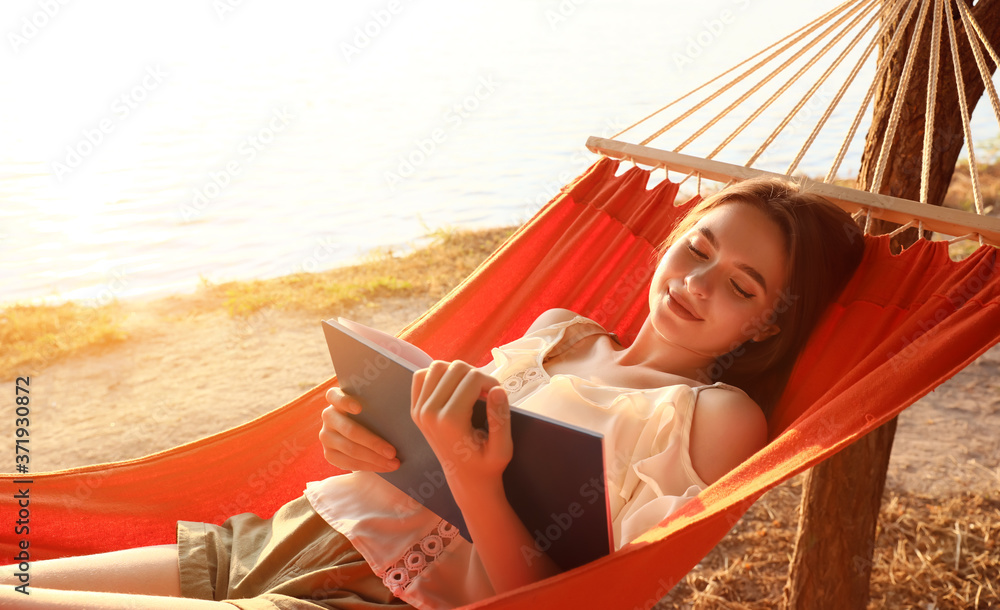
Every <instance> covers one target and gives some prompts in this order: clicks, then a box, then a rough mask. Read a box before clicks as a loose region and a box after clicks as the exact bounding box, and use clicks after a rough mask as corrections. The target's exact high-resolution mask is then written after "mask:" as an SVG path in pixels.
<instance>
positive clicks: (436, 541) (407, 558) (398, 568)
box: [382, 519, 458, 597]
mask: <svg viewBox="0 0 1000 610" xmlns="http://www.w3.org/2000/svg"><path fill="white" fill-rule="evenodd" d="M456 536H458V528H457V527H455V526H454V525H452V524H450V523H448V522H447V521H445V520H444V519H442V520H441V521H439V522H438V524H437V527H436V528H435V529H434V531H433V532H431V533H429V534H427V535H426V536H424V537H423V538H422V539H421V540H420V542H418V543H416V544H414V545H413V546H412V547H410V550H409V551H407V552H406V553H404V554H403V558H402V559H400V560H399V561H397V562H396V563H395V564H394V565H393V566H392V567H391V568H389V569H388V570H387V571H386V572H385V574H383V575H382V582H383V583H385V586H386V587H388V588H389V590H390V591H392V593H393V595H395V596H396V597H399V596H400V595H401V594H402V593H403V592H404V591H406V589H407V588H408V587H409V586H410V584H411V583H413V581H414V580H415V579H416V578H417V577H418V576H420V574H421V572H423V571H424V570H425V569H427V566H428V565H430V564H431V563H433V562H434V560H435V559H436V558H437V557H438V555H440V554H441V552H442V551H444V549H445V548H447V547H448V545H449V544H451V541H452V540H454V539H455V537H456Z"/></svg>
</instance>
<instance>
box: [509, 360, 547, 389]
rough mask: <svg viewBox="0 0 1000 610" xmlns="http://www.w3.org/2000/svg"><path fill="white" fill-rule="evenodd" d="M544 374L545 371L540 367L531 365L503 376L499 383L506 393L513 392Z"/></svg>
mask: <svg viewBox="0 0 1000 610" xmlns="http://www.w3.org/2000/svg"><path fill="white" fill-rule="evenodd" d="M544 375H545V373H544V371H542V367H540V366H532V367H529V368H526V369H524V370H523V371H518V372H516V373H514V374H513V375H510V376H508V377H506V378H504V380H503V381H501V382H500V385H502V386H503V389H504V390H507V392H508V393H510V394H513V393H514V392H519V391H521V388H523V387H524V386H525V384H528V383H531V382H532V381H537V380H539V379H541V378H542V377H544Z"/></svg>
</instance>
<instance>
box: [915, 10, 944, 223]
mask: <svg viewBox="0 0 1000 610" xmlns="http://www.w3.org/2000/svg"><path fill="white" fill-rule="evenodd" d="M941 10H942V5H941V3H940V2H935V3H934V25H933V27H932V29H931V52H930V55H929V56H928V62H929V63H928V66H927V101H926V102H924V103H925V107H926V108H927V113H926V115H925V117H924V151H923V156H922V157H921V162H920V201H927V200H928V199H929V198H930V197H929V195H928V192H929V189H930V180H931V148H932V145H933V142H934V112H935V111H936V110H937V76H938V65H939V64H940V63H941V62H940V57H941ZM918 235H920V236H921V237H922V236H923V231H920V232H919V233H918Z"/></svg>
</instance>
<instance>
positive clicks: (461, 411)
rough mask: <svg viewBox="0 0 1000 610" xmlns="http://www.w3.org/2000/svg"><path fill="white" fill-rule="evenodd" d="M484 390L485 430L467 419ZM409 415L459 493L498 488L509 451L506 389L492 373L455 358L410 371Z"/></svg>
mask: <svg viewBox="0 0 1000 610" xmlns="http://www.w3.org/2000/svg"><path fill="white" fill-rule="evenodd" d="M483 393H486V419H487V421H488V432H486V431H483V430H481V429H478V428H475V427H473V425H472V407H473V405H475V403H476V401H477V400H478V399H479V397H480V396H482V395H483ZM410 404H411V407H410V415H411V417H412V418H413V421H414V422H415V423H416V424H417V427H418V428H419V429H420V431H421V432H422V433H423V435H424V436H425V437H426V438H427V442H428V443H430V446H431V448H432V449H433V450H434V454H435V455H437V458H438V460H439V461H440V462H441V466H442V468H443V469H444V472H445V476H446V477H447V479H448V485H449V487H451V489H452V492H453V493H455V494H456V499H459V496H465V497H469V496H473V497H474V496H476V495H477V494H478V493H479V492H480V491H482V490H486V489H490V488H492V489H493V490H494V491H495V490H497V486H498V485H499V486H500V489H501V490H502V485H503V482H502V475H503V471H504V469H506V468H507V464H508V463H509V462H510V459H511V456H512V455H513V453H514V448H513V444H512V442H511V438H510V405H509V403H508V402H507V393H506V392H504V390H503V388H502V387H500V383H499V382H498V381H497V380H496V379H495V378H493V377H491V376H489V375H487V374H485V373H483V372H481V371H479V370H478V369H476V368H473V367H472V366H471V365H469V364H466V363H465V362H462V361H460V360H456V361H454V362H442V361H439V360H436V361H434V362H432V363H431V365H430V366H429V367H428V368H426V369H422V370H420V371H418V372H417V373H416V374H415V375H414V376H413V386H412V394H411V402H410Z"/></svg>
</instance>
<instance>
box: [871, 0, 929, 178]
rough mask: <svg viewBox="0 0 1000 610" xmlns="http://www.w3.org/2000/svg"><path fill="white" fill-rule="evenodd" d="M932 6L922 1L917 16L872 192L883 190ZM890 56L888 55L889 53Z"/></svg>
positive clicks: (924, 0)
mask: <svg viewBox="0 0 1000 610" xmlns="http://www.w3.org/2000/svg"><path fill="white" fill-rule="evenodd" d="M929 7H930V3H929V2H928V0H923V1H922V2H921V3H920V16H919V17H917V27H916V28H914V30H913V38H912V39H911V40H910V48H909V51H908V52H907V53H906V61H905V62H904V63H903V75H902V77H901V78H900V79H899V83H898V85H897V86H896V95H895V97H894V98H893V100H892V110H891V111H890V112H889V125H888V126H887V127H886V130H885V131H886V133H885V136H884V137H883V138H882V149H881V151H880V152H879V156H878V162H877V163H876V164H875V175H874V176H873V177H872V183H871V188H870V189H869V190H871V192H873V193H880V192H882V178H883V177H884V176H885V166H886V161H887V160H888V159H889V151H890V150H891V149H892V143H893V142H894V141H895V140H896V129H897V128H898V127H899V117H900V115H902V113H903V99H904V98H905V97H906V96H905V93H906V90H907V89H908V86H909V84H910V77H911V76H913V66H914V65H915V64H916V63H917V62H916V58H917V49H919V48H920V38H921V36H920V35H921V34H922V33H923V31H924V20H925V19H926V18H927V9H928V8H929ZM887 57H888V55H887Z"/></svg>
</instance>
